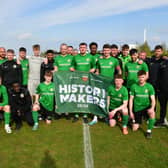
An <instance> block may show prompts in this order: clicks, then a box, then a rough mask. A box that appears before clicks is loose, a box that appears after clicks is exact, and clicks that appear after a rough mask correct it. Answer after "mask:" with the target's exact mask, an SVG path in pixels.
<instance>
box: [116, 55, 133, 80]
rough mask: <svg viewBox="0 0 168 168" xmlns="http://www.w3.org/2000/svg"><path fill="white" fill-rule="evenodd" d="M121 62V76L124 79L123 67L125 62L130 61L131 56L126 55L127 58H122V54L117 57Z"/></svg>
mask: <svg viewBox="0 0 168 168" xmlns="http://www.w3.org/2000/svg"><path fill="white" fill-rule="evenodd" d="M118 58H119V59H120V60H121V64H122V74H123V78H124V79H125V65H126V64H127V62H130V61H131V56H130V55H127V56H123V55H122V54H121V55H119V57H118Z"/></svg>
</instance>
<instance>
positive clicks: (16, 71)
mask: <svg viewBox="0 0 168 168" xmlns="http://www.w3.org/2000/svg"><path fill="white" fill-rule="evenodd" d="M14 55H15V53H14V50H12V49H8V50H7V60H6V62H4V63H3V64H1V66H0V73H1V77H2V84H3V85H5V86H6V87H7V88H10V87H11V86H12V84H13V83H15V82H18V83H20V84H22V69H21V65H19V64H17V63H16V61H15V60H14Z"/></svg>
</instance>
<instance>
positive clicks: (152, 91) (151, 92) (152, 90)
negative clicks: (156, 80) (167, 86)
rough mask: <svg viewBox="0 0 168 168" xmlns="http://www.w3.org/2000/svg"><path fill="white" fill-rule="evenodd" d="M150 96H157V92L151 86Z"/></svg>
mask: <svg viewBox="0 0 168 168" xmlns="http://www.w3.org/2000/svg"><path fill="white" fill-rule="evenodd" d="M149 95H150V96H153V95H155V90H154V88H153V86H152V85H150V87H149Z"/></svg>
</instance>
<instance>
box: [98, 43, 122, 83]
mask: <svg viewBox="0 0 168 168" xmlns="http://www.w3.org/2000/svg"><path fill="white" fill-rule="evenodd" d="M110 54H111V46H110V45H109V44H105V45H104V46H103V57H100V58H99V59H98V61H97V68H96V73H97V74H100V75H102V76H106V77H109V78H111V79H112V80H113V79H114V73H115V70H117V71H118V73H119V74H121V68H120V66H119V62H118V60H117V59H116V58H114V57H111V55H110Z"/></svg>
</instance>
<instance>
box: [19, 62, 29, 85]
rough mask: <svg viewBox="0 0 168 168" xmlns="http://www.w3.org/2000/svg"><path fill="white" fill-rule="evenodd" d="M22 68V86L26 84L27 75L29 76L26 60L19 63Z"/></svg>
mask: <svg viewBox="0 0 168 168" xmlns="http://www.w3.org/2000/svg"><path fill="white" fill-rule="evenodd" d="M20 63H21V67H22V84H23V85H27V84H28V74H29V61H28V59H22V60H21V61H20Z"/></svg>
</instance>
